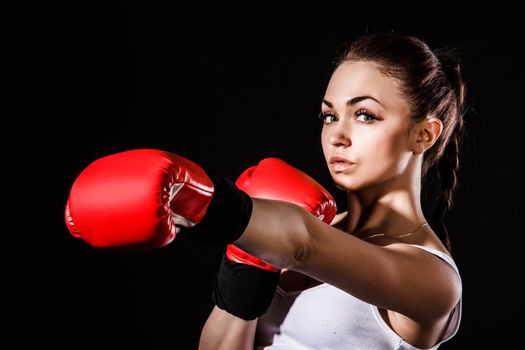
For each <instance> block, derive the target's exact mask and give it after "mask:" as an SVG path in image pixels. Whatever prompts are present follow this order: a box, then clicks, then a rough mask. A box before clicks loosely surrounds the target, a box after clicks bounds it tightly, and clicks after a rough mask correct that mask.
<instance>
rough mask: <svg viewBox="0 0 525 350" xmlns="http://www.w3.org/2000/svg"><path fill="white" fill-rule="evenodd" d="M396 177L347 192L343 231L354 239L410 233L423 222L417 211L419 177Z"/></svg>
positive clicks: (420, 214) (418, 206) (419, 204)
mask: <svg viewBox="0 0 525 350" xmlns="http://www.w3.org/2000/svg"><path fill="white" fill-rule="evenodd" d="M417 175H418V174H414V176H413V177H407V176H398V177H396V178H393V179H391V180H390V181H388V182H385V183H382V184H379V185H376V186H374V187H368V188H366V189H362V190H358V191H351V192H348V195H347V197H348V214H349V215H348V220H347V223H346V228H345V229H346V231H347V232H349V233H352V234H353V235H356V236H361V237H363V236H367V235H370V234H377V233H382V234H385V235H398V234H402V233H405V232H411V231H413V230H415V229H416V228H418V227H419V226H420V225H421V224H422V223H423V222H425V221H426V219H425V216H424V214H423V211H422V209H421V199H420V194H421V185H420V177H418V176H417Z"/></svg>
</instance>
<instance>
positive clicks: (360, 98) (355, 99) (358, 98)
mask: <svg viewBox="0 0 525 350" xmlns="http://www.w3.org/2000/svg"><path fill="white" fill-rule="evenodd" d="M367 99H370V100H373V101H376V102H377V103H379V104H380V105H381V106H383V104H382V103H381V102H379V100H378V99H376V98H374V97H372V96H368V95H365V96H356V97H353V98H351V99H349V100H348V101H346V105H347V106H352V105H355V104H356V103H358V102H361V101H363V100H367ZM322 102H323V103H324V104H325V105H327V106H328V107H330V108H334V104H333V103H332V102H330V101H327V100H325V99H323V101H322ZM383 107H384V106H383Z"/></svg>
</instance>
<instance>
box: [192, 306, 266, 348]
mask: <svg viewBox="0 0 525 350" xmlns="http://www.w3.org/2000/svg"><path fill="white" fill-rule="evenodd" d="M256 326H257V319H255V320H243V319H242V318H239V317H237V316H234V315H232V314H230V313H228V312H226V311H224V310H222V309H219V308H218V307H217V306H215V307H214V308H213V310H212V312H211V313H210V316H209V317H208V319H207V320H206V323H205V324H204V327H203V328H202V332H201V338H200V342H199V350H208V349H212V350H222V349H226V350H230V349H239V350H243V349H249V350H253V340H254V337H255V328H256Z"/></svg>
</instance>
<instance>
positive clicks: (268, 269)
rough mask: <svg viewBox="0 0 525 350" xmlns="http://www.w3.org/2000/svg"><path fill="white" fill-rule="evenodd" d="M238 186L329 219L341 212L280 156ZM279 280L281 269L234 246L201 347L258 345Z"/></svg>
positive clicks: (246, 175) (217, 285)
mask: <svg viewBox="0 0 525 350" xmlns="http://www.w3.org/2000/svg"><path fill="white" fill-rule="evenodd" d="M236 186H237V187H238V188H239V189H241V190H243V191H244V192H246V193H247V194H249V195H250V196H251V197H257V198H266V199H273V200H281V201H285V202H288V203H294V204H295V205H298V206H300V207H303V208H305V209H306V211H307V212H309V213H310V214H313V216H314V217H316V218H318V219H321V220H324V222H327V223H329V222H331V221H332V219H333V218H334V216H335V213H336V211H337V209H336V204H335V200H334V199H333V197H332V196H331V195H330V194H329V193H328V192H327V191H326V190H325V189H324V188H323V187H322V186H321V185H320V184H318V183H317V182H316V181H315V180H314V179H312V178H310V177H309V176H307V175H306V174H304V173H303V172H301V171H299V170H298V169H296V168H294V167H292V166H291V165H289V164H287V163H286V162H284V161H282V160H280V159H277V158H266V159H264V160H262V161H261V162H260V163H259V164H258V165H256V166H253V167H250V168H248V169H247V170H245V171H244V172H243V173H242V174H241V176H240V177H239V178H238V179H237V181H236ZM278 280H279V269H278V268H276V267H274V266H272V265H269V264H268V263H267V262H265V261H264V260H261V259H259V258H257V257H255V256H253V255H250V254H249V253H247V252H245V251H243V250H242V249H239V248H238V247H236V246H235V245H233V244H229V245H228V246H227V248H226V254H225V255H224V256H223V259H222V261H221V265H220V268H219V271H218V273H217V277H216V280H215V284H214V289H213V293H212V298H213V300H214V302H215V304H216V307H215V308H214V309H213V311H212V313H211V314H210V316H209V318H208V320H207V322H206V324H205V326H204V328H203V330H202V333H201V343H200V347H201V349H222V348H224V349H246V348H253V338H254V336H255V326H256V321H257V317H259V316H260V315H262V314H263V313H264V312H266V310H267V309H268V307H269V306H270V304H271V300H272V298H273V295H274V293H275V288H276V287H277V284H278Z"/></svg>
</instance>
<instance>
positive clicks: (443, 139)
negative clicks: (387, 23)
mask: <svg viewBox="0 0 525 350" xmlns="http://www.w3.org/2000/svg"><path fill="white" fill-rule="evenodd" d="M347 61H372V62H375V63H377V65H378V68H379V69H380V70H381V72H382V73H383V74H385V75H386V76H389V77H392V78H394V79H396V80H397V81H399V82H400V86H401V90H402V92H403V94H404V96H405V97H406V98H407V99H408V101H409V103H410V105H411V112H412V115H411V119H412V121H414V122H417V121H421V120H423V119H424V118H426V117H428V116H432V117H437V118H439V119H440V120H441V121H442V123H443V132H442V133H441V135H440V136H439V138H438V139H437V141H436V143H435V144H434V145H433V147H432V148H430V149H429V150H427V151H426V152H425V154H424V158H423V168H422V177H423V179H424V180H425V181H426V180H427V178H428V177H430V178H431V179H433V180H434V181H437V183H438V190H437V191H436V194H437V195H438V198H437V199H438V200H435V201H433V205H434V206H433V208H432V213H433V217H434V218H435V219H436V220H438V222H439V223H440V224H441V226H442V229H443V233H441V235H443V234H444V237H442V239H444V241H445V244H446V245H447V247H448V249H449V250H450V248H451V247H450V239H449V236H448V232H447V230H446V227H445V225H444V224H443V218H444V216H445V213H446V212H447V211H448V210H449V209H450V208H451V207H452V205H453V200H452V195H453V192H454V190H455V189H456V187H457V183H458V177H457V173H458V170H459V155H460V148H461V140H462V138H463V133H464V122H463V115H464V113H465V91H466V89H465V81H464V79H463V77H462V74H461V71H460V63H459V59H458V55H457V52H455V51H454V50H452V49H439V50H435V51H433V50H432V49H430V47H429V46H428V45H427V44H426V43H425V42H424V41H423V40H421V39H419V38H416V37H413V36H408V35H401V34H393V33H374V34H367V35H364V36H362V37H360V38H358V39H357V40H355V41H353V42H352V43H351V45H350V46H349V47H348V48H347V49H346V50H345V51H344V53H343V55H342V56H340V57H338V59H337V60H336V62H335V66H336V68H337V66H339V65H340V64H342V63H344V62H347Z"/></svg>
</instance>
